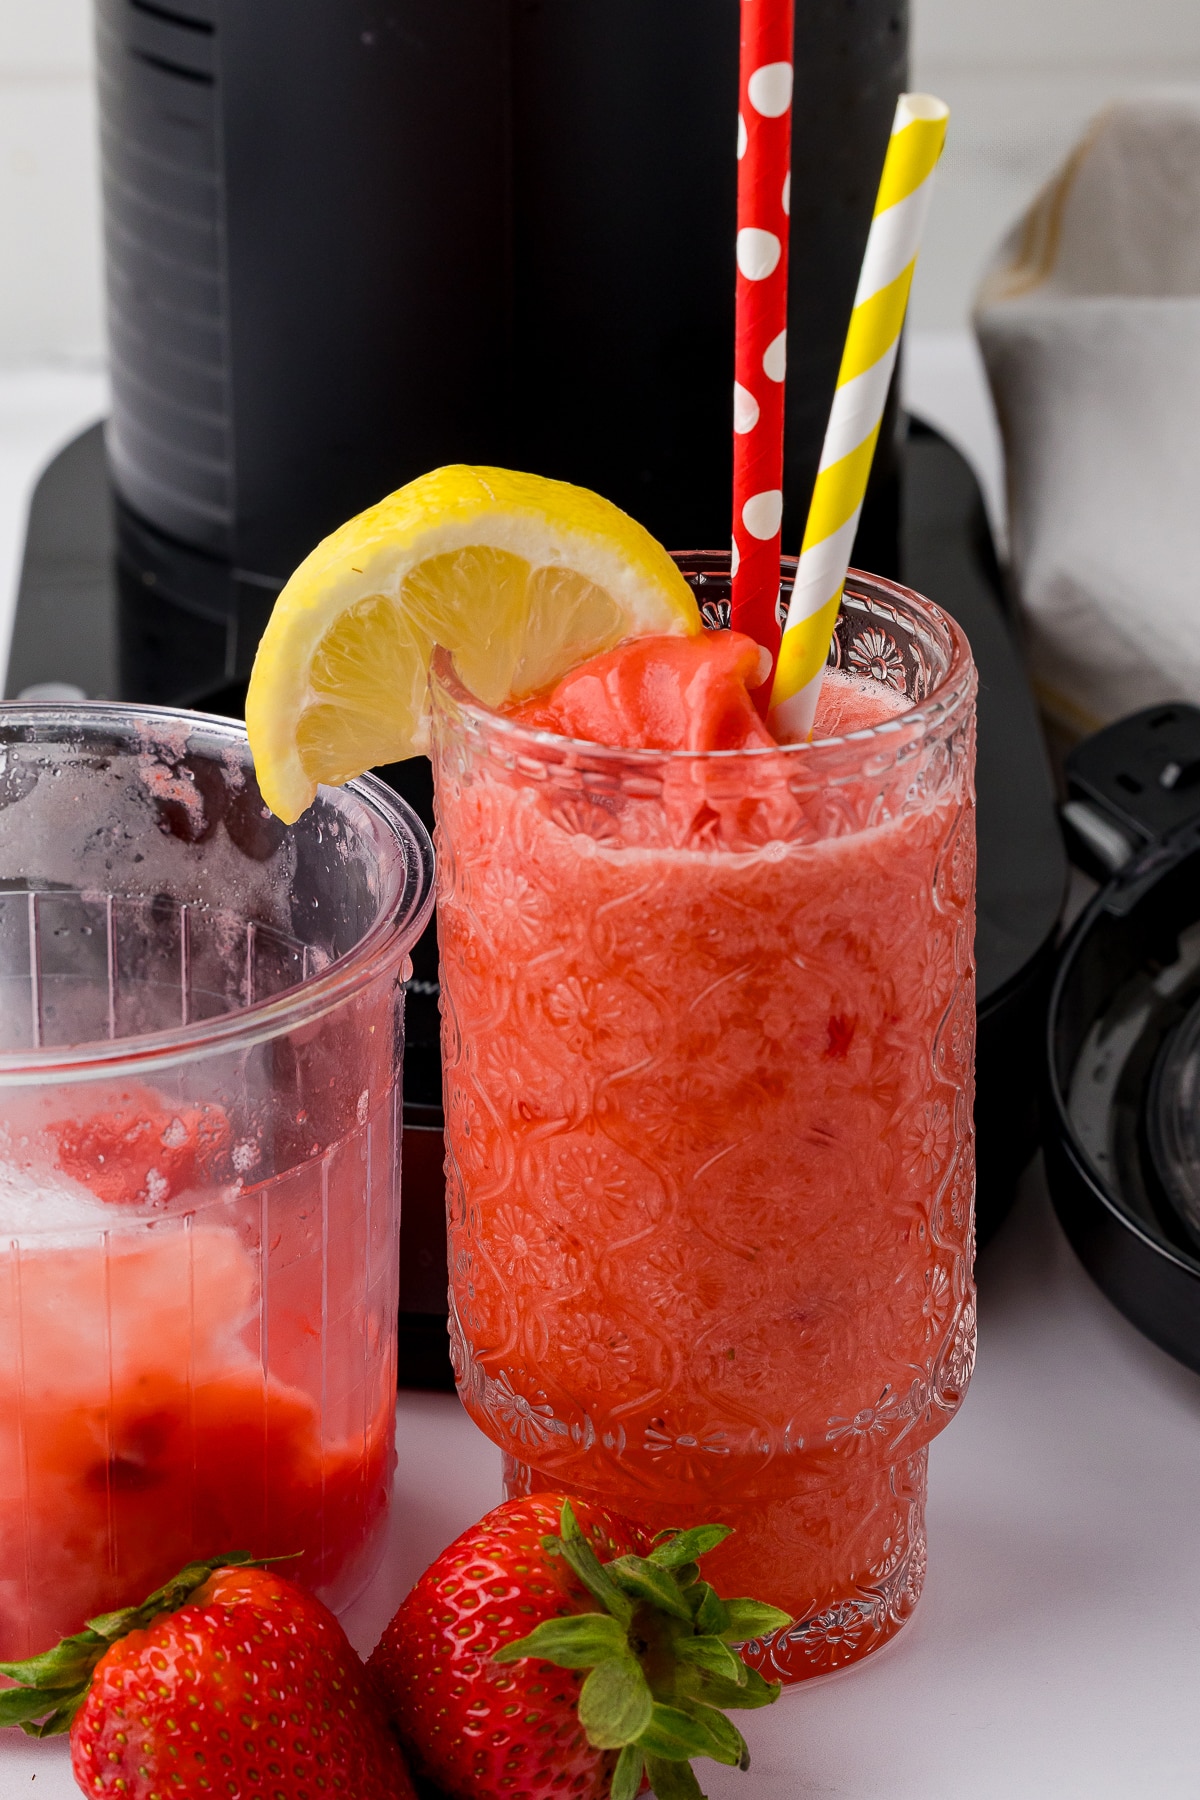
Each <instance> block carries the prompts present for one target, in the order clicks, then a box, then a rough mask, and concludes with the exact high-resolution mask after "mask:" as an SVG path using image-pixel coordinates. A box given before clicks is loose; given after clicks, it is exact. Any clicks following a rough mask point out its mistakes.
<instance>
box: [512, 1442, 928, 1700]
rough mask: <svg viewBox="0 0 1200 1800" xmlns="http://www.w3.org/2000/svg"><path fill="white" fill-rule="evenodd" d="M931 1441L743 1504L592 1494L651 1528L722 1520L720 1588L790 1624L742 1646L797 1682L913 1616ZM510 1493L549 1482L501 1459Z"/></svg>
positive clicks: (884, 1638) (768, 1668)
mask: <svg viewBox="0 0 1200 1800" xmlns="http://www.w3.org/2000/svg"><path fill="white" fill-rule="evenodd" d="M927 1464H928V1451H927V1450H919V1451H917V1452H916V1453H915V1454H914V1455H912V1456H909V1457H905V1458H902V1459H901V1460H900V1461H899V1462H896V1463H893V1464H891V1465H890V1466H886V1465H885V1466H884V1467H878V1466H876V1467H872V1468H870V1469H867V1470H863V1471H859V1470H854V1471H852V1472H849V1473H848V1474H846V1475H843V1476H840V1477H839V1479H837V1480H836V1481H833V1482H830V1483H829V1484H828V1485H827V1486H812V1485H809V1484H807V1483H806V1484H805V1485H804V1486H803V1488H801V1487H800V1486H799V1484H797V1485H796V1486H795V1487H792V1488H790V1489H787V1490H783V1491H781V1492H780V1493H778V1494H777V1495H772V1496H770V1497H767V1498H763V1499H759V1500H755V1501H752V1502H750V1503H748V1504H747V1505H745V1506H741V1507H739V1506H728V1505H720V1504H718V1505H713V1504H711V1503H703V1502H701V1503H700V1504H696V1503H688V1502H685V1503H680V1502H677V1501H661V1502H659V1501H652V1500H651V1501H648V1500H647V1498H646V1496H645V1495H644V1494H643V1493H634V1492H627V1493H617V1492H609V1491H605V1492H603V1493H601V1492H598V1491H597V1492H594V1493H587V1494H586V1498H588V1499H591V1500H597V1501H599V1502H601V1503H602V1504H603V1505H607V1506H611V1507H613V1508H614V1509H615V1510H617V1511H620V1512H623V1513H626V1514H627V1515H628V1516H629V1517H631V1518H635V1519H637V1520H638V1521H639V1522H640V1523H641V1524H643V1525H644V1526H646V1527H647V1529H649V1530H651V1531H662V1530H664V1529H666V1528H667V1527H668V1526H688V1525H697V1524H701V1523H707V1522H708V1521H709V1520H710V1519H716V1520H718V1521H720V1522H721V1523H722V1524H725V1525H731V1526H733V1528H734V1531H733V1536H732V1537H730V1538H729V1539H727V1541H726V1542H725V1543H724V1544H722V1545H721V1547H720V1548H719V1549H718V1550H715V1551H714V1552H713V1553H712V1554H711V1555H710V1556H709V1557H707V1558H706V1559H705V1564H704V1572H705V1575H706V1576H707V1577H708V1579H709V1580H710V1581H711V1582H712V1583H713V1585H714V1587H716V1588H717V1589H718V1590H719V1591H720V1592H721V1593H723V1594H730V1595H732V1594H751V1595H753V1596H754V1598H756V1599H759V1600H769V1601H771V1602H772V1603H773V1604H774V1605H776V1606H780V1607H782V1608H783V1610H784V1611H785V1612H788V1613H790V1614H791V1616H792V1618H793V1620H794V1623H793V1624H791V1625H789V1626H787V1627H786V1628H785V1629H783V1630H782V1631H778V1632H775V1633H774V1634H773V1635H772V1636H771V1637H769V1638H765V1639H762V1640H761V1641H755V1642H753V1643H751V1644H748V1645H747V1646H746V1647H745V1650H744V1652H743V1654H744V1655H745V1657H746V1660H747V1662H750V1663H752V1664H753V1665H754V1667H755V1668H757V1669H760V1670H761V1671H762V1673H763V1674H764V1675H766V1676H767V1677H768V1679H770V1680H775V1681H782V1682H784V1683H788V1684H790V1683H793V1682H798V1681H804V1680H806V1679H808V1678H809V1677H811V1676H814V1675H828V1674H829V1673H831V1672H832V1671H833V1670H834V1669H842V1668H845V1667H846V1666H847V1665H848V1664H850V1663H855V1662H859V1661H861V1660H862V1658H863V1657H865V1656H869V1655H870V1654H871V1652H872V1651H874V1650H878V1649H879V1648H880V1647H881V1646H882V1645H884V1644H886V1643H887V1642H888V1641H889V1639H891V1638H893V1637H895V1635H896V1633H897V1632H898V1631H899V1630H900V1629H901V1627H902V1626H903V1625H904V1624H905V1623H906V1621H907V1620H908V1619H909V1618H911V1616H912V1613H913V1611H914V1609H915V1607H916V1604H917V1601H918V1600H919V1599H920V1597H921V1589H922V1587H923V1586H924V1583H925V1494H926V1470H927ZM504 1476H505V1489H506V1492H507V1494H508V1496H509V1498H510V1499H512V1498H514V1497H515V1496H517V1495H521V1494H530V1493H537V1492H539V1491H540V1490H542V1489H547V1488H550V1489H552V1488H554V1487H555V1485H556V1484H555V1483H554V1482H553V1481H552V1480H551V1479H550V1478H549V1477H547V1476H543V1475H542V1474H540V1472H539V1471H538V1470H537V1469H534V1468H531V1467H530V1466H529V1465H528V1464H527V1463H520V1462H516V1461H515V1460H514V1459H513V1458H511V1457H507V1456H506V1457H505V1459H504Z"/></svg>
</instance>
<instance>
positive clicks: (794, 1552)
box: [433, 556, 975, 1680]
mask: <svg viewBox="0 0 1200 1800" xmlns="http://www.w3.org/2000/svg"><path fill="white" fill-rule="evenodd" d="M681 560H682V561H683V564H684V567H685V572H687V573H688V574H689V576H690V578H691V579H692V581H693V584H694V586H695V589H696V593H697V598H698V599H699V600H700V602H701V608H702V612H703V614H704V616H705V618H706V620H707V621H708V622H710V623H712V624H720V623H723V622H725V621H726V620H727V618H728V594H729V582H728V567H729V559H728V556H726V557H725V558H723V559H722V558H720V557H715V556H695V557H691V558H686V559H681ZM786 586H790V577H789V582H788V583H787V584H785V587H786ZM832 656H833V660H834V661H835V662H836V663H837V664H838V665H840V666H841V668H843V669H844V670H845V671H847V672H848V674H849V675H851V676H853V677H854V678H855V686H856V691H857V692H858V693H859V694H860V697H865V698H867V699H870V697H871V695H872V693H873V692H876V694H877V697H878V698H881V699H883V700H886V701H887V702H888V704H887V705H885V706H884V707H883V709H882V713H881V715H880V716H881V717H882V718H883V721H884V722H882V723H880V724H878V725H876V726H875V727H873V728H870V729H863V730H858V731H855V732H853V734H852V735H849V736H847V737H845V738H841V739H833V740H830V741H825V742H813V743H810V744H802V745H796V746H792V747H789V748H786V749H770V748H764V749H761V750H755V751H749V752H747V751H741V752H719V753H696V754H694V753H687V752H678V753H672V754H663V753H661V752H657V751H628V750H612V749H606V748H603V747H601V746H599V745H595V744H584V743H579V742H572V741H570V740H568V739H564V738H561V737H556V736H554V735H552V734H550V733H546V732H539V731H535V730H530V729H528V728H525V727H521V726H518V725H517V724H516V723H514V722H513V721H511V720H507V719H505V718H503V717H500V716H497V715H496V714H494V713H492V712H490V711H488V710H487V709H486V708H485V707H483V706H482V705H480V704H479V703H477V702H476V701H475V700H474V699H473V698H472V697H471V696H470V695H469V694H468V693H466V692H465V691H464V689H463V688H462V686H461V685H460V684H459V683H458V681H457V679H456V677H455V675H454V672H453V669H452V667H451V665H450V663H449V660H448V659H447V658H446V657H445V655H444V654H442V653H439V656H438V659H437V661H436V663H435V671H434V728H433V757H434V770H435V777H436V793H437V811H438V826H439V857H440V877H439V902H438V904H439V930H440V934H441V953H442V989H443V997H444V998H443V1005H444V1053H445V1091H446V1106H447V1137H448V1143H449V1157H448V1163H447V1169H448V1196H447V1198H448V1209H449V1249H450V1270H451V1277H450V1280H451V1337H452V1350H453V1354H454V1358H455V1363H456V1372H457V1376H458V1382H459V1389H460V1392H461V1394H462V1397H463V1400H464V1402H465V1403H466V1405H467V1407H468V1409H469V1410H470V1412H471V1414H472V1416H473V1417H474V1418H475V1420H476V1421H477V1423H478V1424H479V1425H480V1426H482V1428H483V1430H484V1431H486V1432H487V1433H488V1435H489V1436H490V1437H491V1438H492V1439H493V1440H494V1442H496V1443H497V1444H498V1445H500V1446H501V1447H502V1449H503V1450H504V1451H505V1452H506V1454H507V1456H508V1458H509V1465H508V1473H509V1484H510V1491H512V1492H521V1491H527V1490H528V1489H529V1488H530V1486H531V1484H532V1485H533V1486H536V1487H545V1486H554V1487H560V1488H565V1489H568V1490H570V1491H572V1492H580V1493H585V1494H591V1495H593V1496H596V1497H600V1498H603V1499H604V1500H606V1501H608V1502H610V1503H613V1504H615V1505H617V1506H618V1507H621V1508H623V1509H625V1510H627V1511H628V1512H631V1513H633V1514H635V1515H636V1516H638V1517H640V1518H641V1519H643V1520H644V1521H646V1522H647V1523H648V1524H650V1525H652V1526H654V1527H655V1528H661V1527H663V1526H666V1525H669V1524H676V1525H678V1524H689V1523H697V1522H700V1521H702V1520H707V1519H710V1518H715V1519H721V1520H724V1521H726V1522H728V1523H729V1524H731V1525H733V1526H735V1527H736V1531H735V1535H734V1536H733V1537H731V1538H730V1539H729V1540H727V1542H726V1544H725V1545H724V1546H723V1547H722V1548H721V1549H720V1550H719V1551H718V1552H717V1553H715V1554H714V1556H713V1557H712V1579H713V1580H714V1581H715V1582H717V1584H718V1585H719V1586H721V1585H723V1586H724V1587H725V1589H726V1591H733V1592H735V1593H754V1594H757V1595H759V1596H761V1597H762V1598H764V1599H769V1600H772V1601H774V1602H776V1603H777V1604H778V1605H779V1606H781V1607H783V1608H784V1609H786V1611H787V1612H788V1613H789V1614H790V1615H791V1616H792V1617H793V1619H794V1620H795V1623H794V1625H793V1626H792V1627H791V1628H790V1629H788V1630H787V1631H785V1632H782V1633H780V1634H777V1637H776V1639H775V1640H773V1641H770V1642H767V1643H764V1644H759V1645H755V1646H753V1647H752V1650H751V1654H752V1656H753V1657H754V1658H755V1659H756V1660H757V1661H758V1663H759V1665H760V1666H761V1667H763V1668H764V1669H767V1670H769V1671H772V1672H774V1673H776V1674H778V1675H779V1676H781V1677H783V1678H784V1679H785V1680H797V1679H800V1678H801V1677H803V1676H806V1675H809V1674H815V1673H819V1672H822V1671H824V1670H828V1669H831V1668H834V1667H837V1666H839V1665H840V1664H843V1663H846V1662H849V1661H852V1660H854V1659H855V1658H857V1657H860V1656H863V1655H865V1654H866V1653H867V1652H869V1651H870V1650H872V1649H874V1648H875V1647H876V1646H878V1645H879V1644H881V1643H883V1642H884V1641H885V1640H886V1639H887V1638H889V1637H890V1636H891V1635H893V1634H894V1632H895V1631H896V1630H897V1629H898V1628H899V1627H900V1626H901V1625H902V1624H903V1622H904V1621H905V1619H906V1618H907V1617H908V1616H909V1614H910V1613H911V1611H912V1608H913V1606H914V1605H915V1603H916V1600H917V1597H918V1595H919V1594H920V1591H921V1584H922V1580H923V1576H924V1571H925V1529H924V1508H925V1476H926V1460H927V1447H928V1444H929V1441H930V1439H931V1438H932V1437H933V1436H934V1435H935V1434H936V1433H937V1432H938V1431H940V1430H941V1429H942V1427H943V1426H944V1425H945V1424H946V1423H947V1422H948V1420H949V1419H950V1417H951V1416H952V1414H953V1413H954V1411H955V1410H956V1408H957V1407H958V1405H959V1402H960V1401H961V1399H962V1396H963V1392H964V1389H965V1387H966V1384H967V1381H968V1378H969V1376H970V1372H971V1366H972V1360H973V1356H974V1344H975V1301H974V1287H973V1282H972V1255H973V1222H972V1217H973V1215H972V1208H973V1190H974V1160H973V1141H972V1086H973V1050H974V1028H975V1011H974V965H973V924H974V890H975V839H974V794H973V763H974V696H975V671H974V667H973V664H972V661H971V656H970V651H969V649H968V646H967V643H966V641H965V639H964V637H963V635H962V633H961V632H960V631H959V629H958V627H957V626H956V625H955V624H954V623H953V621H952V620H950V619H949V618H948V617H947V616H946V615H945V614H944V613H943V612H941V611H939V609H938V608H937V607H936V606H933V605H932V604H930V602H928V601H927V600H924V599H922V598H920V597H919V596H918V595H916V594H913V593H910V592H908V591H907V590H905V589H903V588H899V587H896V586H894V585H892V584H890V583H888V582H885V581H882V580H878V579H875V578H872V577H867V576H854V577H853V578H852V580H851V582H850V584H849V586H848V588H847V592H846V597H845V600H844V603H843V607H842V614H841V619H840V621H839V625H838V629H837V637H836V641H835V644H834V649H833V652H832ZM898 692H899V693H900V694H902V695H904V696H906V697H907V699H908V700H909V701H910V702H911V706H910V708H909V710H907V711H901V712H899V713H897V712H896V711H895V706H896V702H897V696H898ZM889 712H890V713H891V714H893V715H894V716H890V717H889V716H887V715H888V713H889ZM706 1566H707V1565H706Z"/></svg>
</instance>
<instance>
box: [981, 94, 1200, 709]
mask: <svg viewBox="0 0 1200 1800" xmlns="http://www.w3.org/2000/svg"><path fill="white" fill-rule="evenodd" d="M975 328H976V331H977V332H978V335H979V342H980V346H981V348H982V351H983V356H984V360H985V362H986V364H987V370H988V377H989V379H990V382H991V386H992V394H993V397H994V399H995V402H996V409H997V412H998V414H999V418H1000V429H1001V432H1002V434H1003V437H1004V444H1005V452H1006V460H1007V468H1008V494H1009V519H1010V542H1011V555H1012V569H1013V575H1014V578H1015V584H1016V590H1017V595H1018V598H1019V601H1020V604H1021V607H1022V609H1023V612H1024V615H1025V619H1026V623H1027V628H1028V645H1029V653H1030V659H1031V663H1032V669H1033V676H1034V680H1035V683H1036V685H1037V688H1038V692H1039V697H1040V699H1041V702H1042V705H1043V707H1044V709H1045V711H1046V712H1047V714H1048V715H1049V716H1050V717H1051V718H1052V719H1053V720H1054V722H1055V723H1056V724H1057V725H1059V726H1060V727H1062V728H1064V729H1066V730H1067V731H1068V732H1070V733H1072V734H1073V735H1074V734H1079V733H1082V732H1084V731H1089V730H1092V729H1094V728H1095V727H1096V726H1098V725H1101V724H1104V723H1106V722H1107V721H1109V720H1111V719H1115V718H1118V717H1119V716H1120V715H1121V714H1122V713H1126V712H1130V711H1132V710H1133V709H1134V708H1135V707H1139V706H1150V705H1153V704H1155V703H1156V702H1158V701H1160V700H1175V699H1183V700H1191V701H1193V702H1195V703H1197V704H1200V89H1195V90H1189V91H1179V92H1172V93H1166V94H1157V95H1155V94H1152V95H1147V96H1145V97H1143V98H1140V99H1137V100H1130V101H1125V102H1122V103H1120V104H1118V105H1114V106H1111V107H1109V108H1108V109H1107V110H1106V111H1105V112H1103V113H1101V114H1100V116H1099V118H1097V119H1096V120H1095V121H1094V123H1093V124H1092V126H1091V128H1090V129H1089V131H1088V132H1087V134H1086V136H1085V137H1084V139H1083V141H1082V142H1081V143H1080V144H1079V145H1078V146H1077V148H1076V149H1075V151H1074V152H1073V153H1072V155H1071V157H1070V158H1069V160H1068V162H1067V164H1066V166H1065V167H1064V168H1063V170H1062V172H1061V173H1060V174H1059V175H1058V176H1057V177H1056V178H1055V180H1054V181H1052V182H1051V183H1050V185H1049V186H1048V187H1047V188H1046V189H1044V190H1043V192H1042V193H1041V194H1040V195H1039V196H1038V198H1037V200H1036V201H1035V202H1034V204H1033V206H1032V207H1031V208H1030V210H1029V212H1028V213H1027V214H1026V216H1025V218H1024V219H1023V220H1022V221H1021V222H1020V224H1019V225H1018V226H1017V227H1016V229H1015V230H1014V231H1013V232H1012V233H1011V234H1010V236H1009V237H1008V238H1007V239H1006V241H1005V242H1004V244H1003V245H1002V246H1001V248H1000V250H999V252H998V254H997V256H996V259H995V261H994V263H993V265H992V267H991V269H990V270H989V272H988V274H987V276H986V277H985V280H984V282H983V285H982V288H981V289H980V292H979V296H978V299H977V303H976V315H975Z"/></svg>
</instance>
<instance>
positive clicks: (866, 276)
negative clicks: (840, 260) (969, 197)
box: [769, 94, 950, 743]
mask: <svg viewBox="0 0 1200 1800" xmlns="http://www.w3.org/2000/svg"><path fill="white" fill-rule="evenodd" d="M949 117H950V109H949V107H947V106H944V105H943V103H942V102H941V101H940V100H935V99H934V98H933V97H932V95H930V94H901V96H900V98H899V100H898V101H897V103H896V117H895V120H894V122H893V124H892V135H891V139H890V141H889V143H888V151H887V156H886V158H885V160H884V165H883V174H882V176H881V177H880V182H879V194H878V197H877V199H876V201H875V216H874V218H873V219H872V221H871V232H870V236H869V237H868V239H867V248H866V253H865V255H864V257H863V266H862V274H861V276H860V277H859V282H858V292H857V294H856V295H855V297H854V311H853V313H852V314H851V317H850V329H849V331H848V333H847V335H846V348H845V350H844V351H843V353H842V366H841V369H840V370H839V372H838V381H837V392H836V393H835V394H834V397H833V408H832V410H831V412H830V415H829V425H828V427H827V429H826V432H825V447H824V449H823V450H822V452H821V464H820V469H819V471H818V474H817V480H816V486H815V487H814V489H813V497H812V505H811V507H810V509H809V514H808V523H807V525H806V526H805V529H804V543H803V545H802V547H801V551H800V566H799V568H798V569H797V571H796V585H795V588H794V589H793V591H792V599H791V605H790V607H789V609H788V617H787V626H786V628H785V630H784V634H783V641H782V643H781V644H780V646H779V661H778V663H777V664H776V667H775V684H774V686H773V687H772V689H771V707H770V715H769V723H770V727H771V730H772V731H773V733H774V734H775V736H776V738H777V739H778V740H779V742H780V743H797V742H799V741H801V740H802V739H804V738H806V737H807V736H808V734H809V732H810V731H811V730H812V722H813V716H814V714H815V713H816V710H817V698H818V696H819V694H820V692H821V681H822V679H823V676H824V673H825V662H826V658H827V657H828V655H829V640H830V638H831V637H832V635H833V628H834V626H835V624H836V623H837V616H838V607H839V606H840V604H841V598H842V587H843V585H844V583H845V580H846V570H847V569H848V568H849V566H850V552H851V550H852V549H853V547H854V533H855V531H856V530H857V528H858V515H859V513H860V512H861V511H862V503H863V495H864V494H865V493H866V491H867V477H868V475H869V474H870V473H871V461H872V458H873V457H874V455H875V440H876V438H877V437H878V436H879V426H880V422H881V420H882V418H883V409H884V405H885V403H886V401H887V395H888V387H889V386H890V384H891V379H892V370H893V369H894V368H895V366H896V352H897V349H898V347H899V343H900V328H901V326H902V325H903V324H904V314H905V310H906V308H907V306H908V291H909V288H910V287H911V286H912V278H913V270H914V269H915V268H916V266H917V251H918V248H919V246H920V242H921V233H922V231H923V230H924V227H925V217H926V214H927V213H928V211H929V199H930V194H931V191H932V186H933V171H934V169H935V168H936V167H937V161H938V157H939V156H940V155H941V153H942V145H943V143H944V142H945V138H946V121H947V119H948V118H949Z"/></svg>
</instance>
